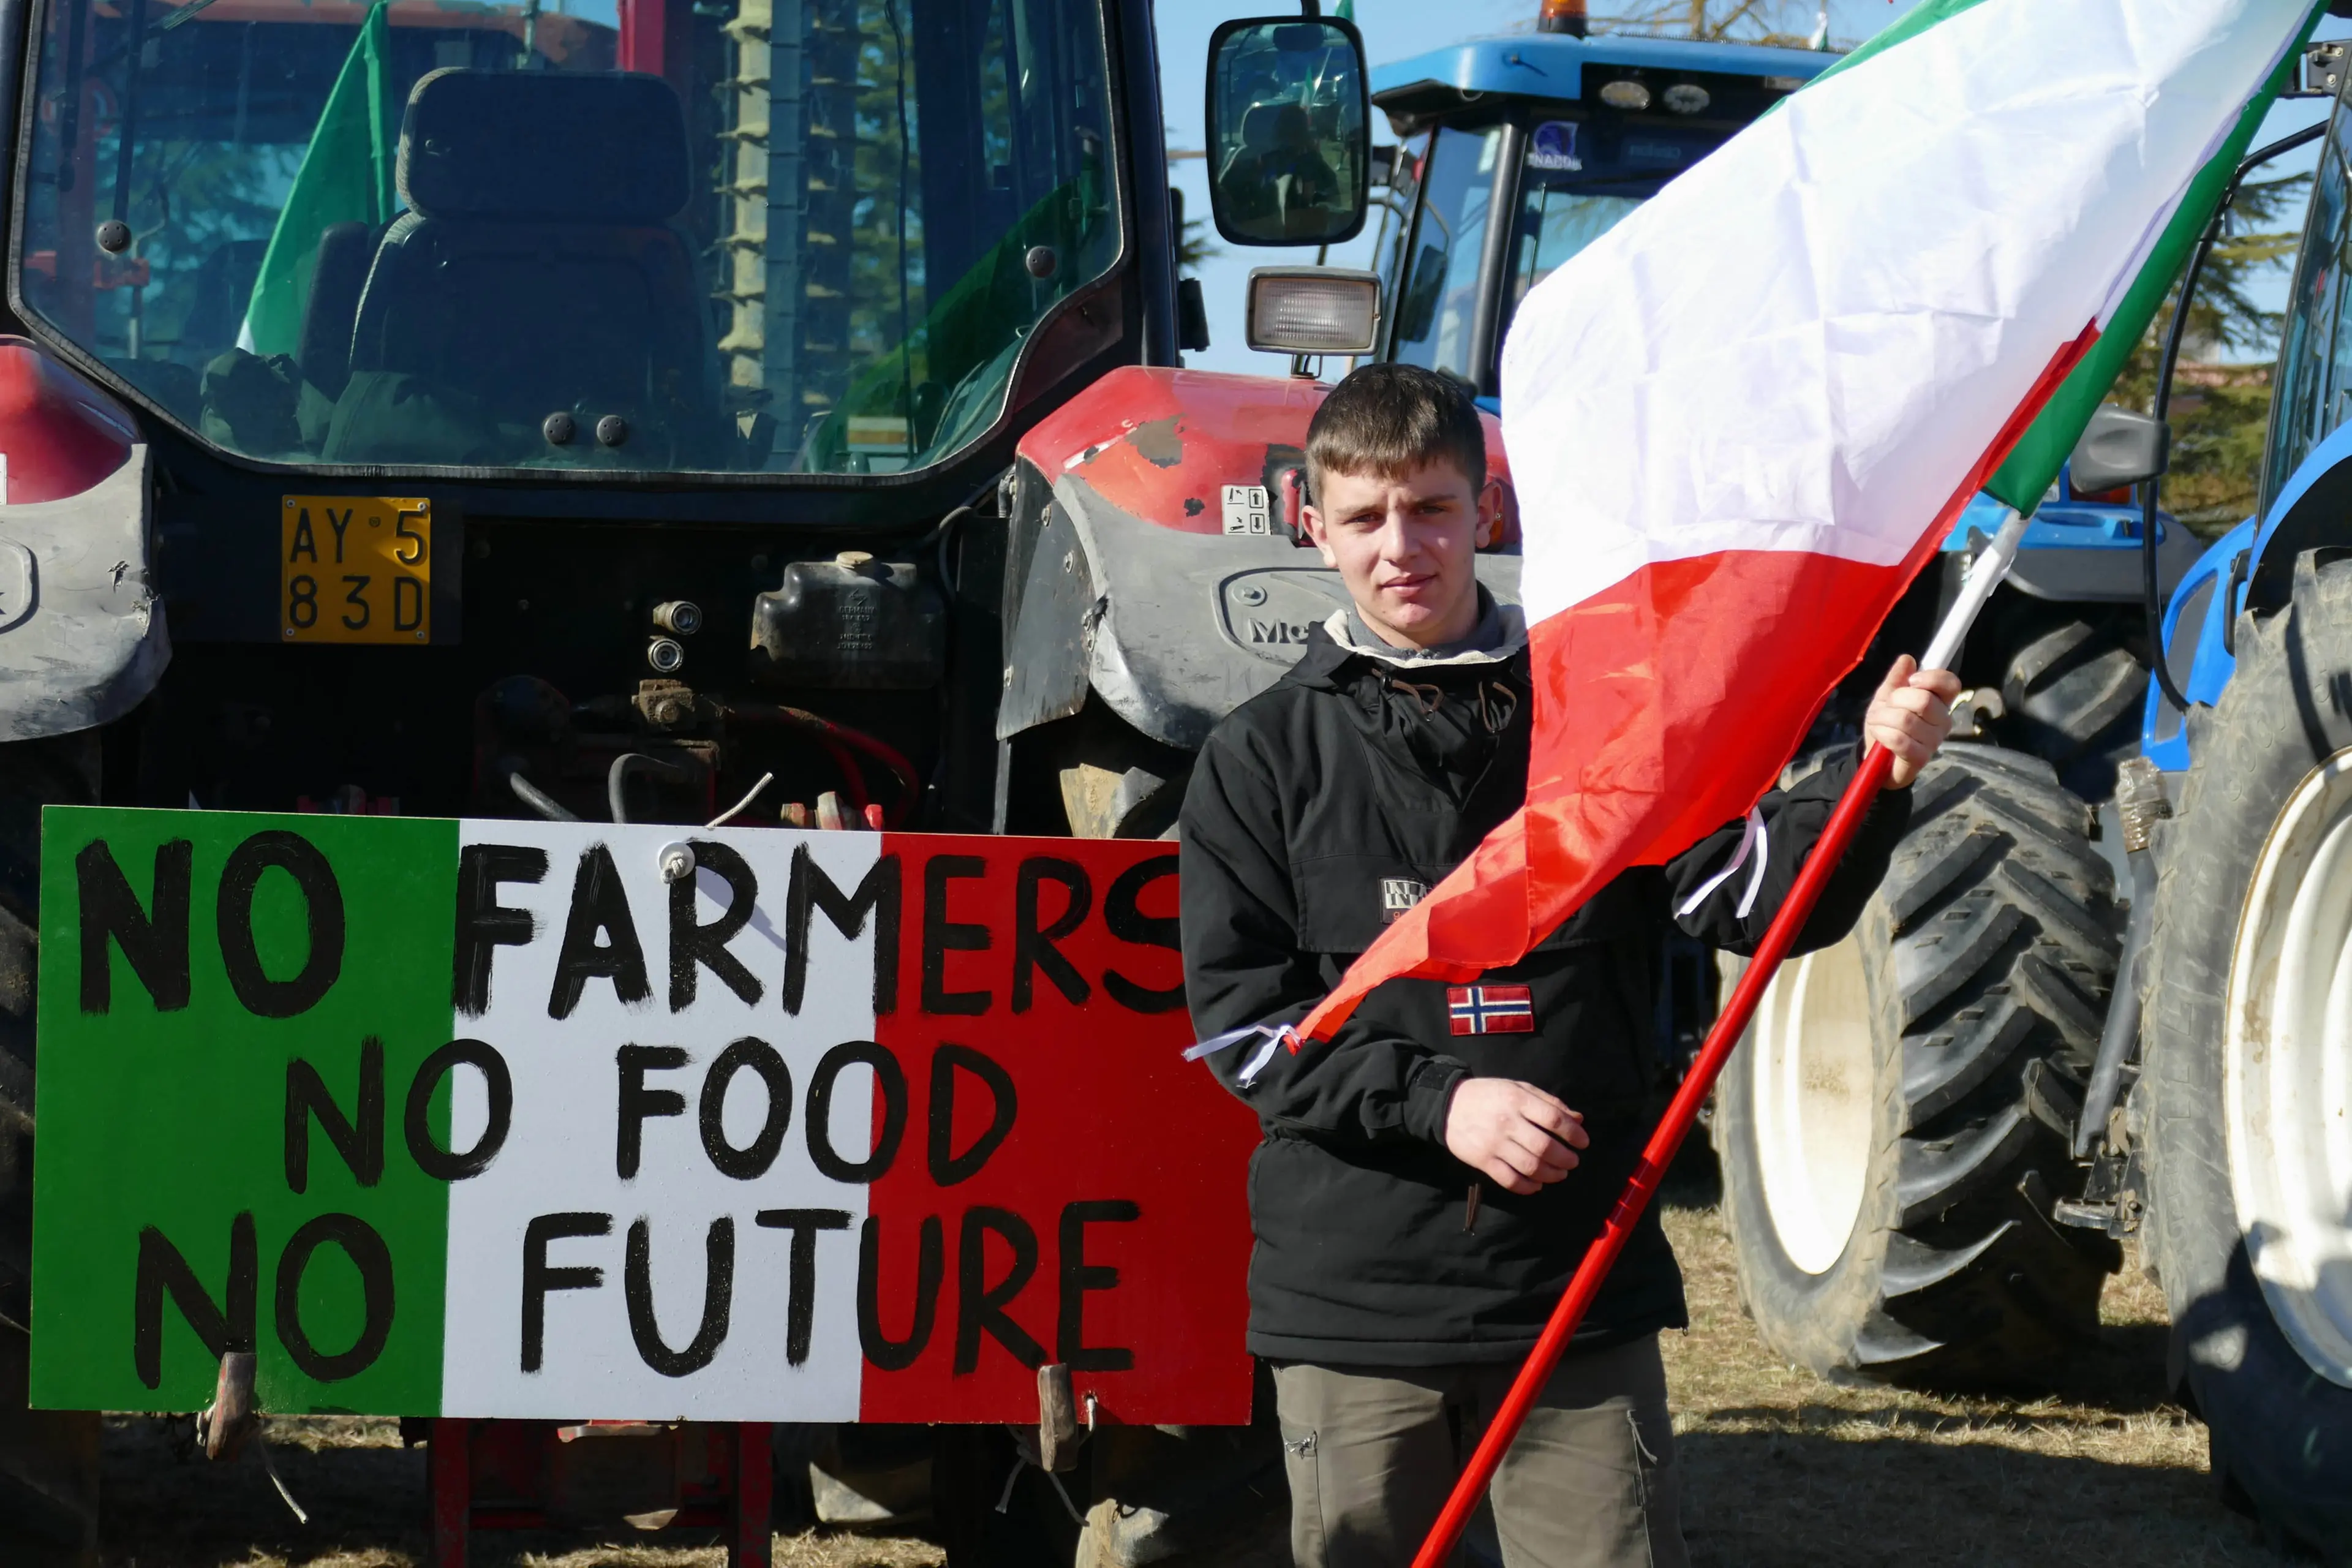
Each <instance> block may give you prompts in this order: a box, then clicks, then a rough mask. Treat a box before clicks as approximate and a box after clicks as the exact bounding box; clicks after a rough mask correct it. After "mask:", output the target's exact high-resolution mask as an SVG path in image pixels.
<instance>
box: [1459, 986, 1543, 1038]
mask: <svg viewBox="0 0 2352 1568" xmlns="http://www.w3.org/2000/svg"><path fill="white" fill-rule="evenodd" d="M1445 1008H1446V1012H1447V1013H1448V1015H1450V1016H1451V1018H1452V1020H1453V1026H1454V1033H1455V1034H1457V1035H1532V1034H1534V1033H1535V1030H1536V1005H1535V1000H1534V998H1533V997H1532V996H1531V995H1530V994H1528V988H1527V987H1526V986H1524V985H1449V986H1447V987H1446V988H1445Z"/></svg>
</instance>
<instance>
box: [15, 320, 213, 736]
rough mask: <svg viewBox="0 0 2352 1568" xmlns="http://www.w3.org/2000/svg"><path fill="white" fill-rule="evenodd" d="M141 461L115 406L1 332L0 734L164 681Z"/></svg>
mask: <svg viewBox="0 0 2352 1568" xmlns="http://www.w3.org/2000/svg"><path fill="white" fill-rule="evenodd" d="M149 461H150V459H149V457H148V449H147V447H146V445H145V444H144V443H143V442H142V441H141V440H140V439H139V431H138V426H136V425H135V424H133V423H132V422H131V416H130V415H129V414H128V413H127V412H125V411H124V410H123V409H122V408H121V405H117V404H116V403H114V402H113V400H112V399H110V398H108V397H107V396H106V395H103V394H102V393H100V392H99V391H97V390H96V389H95V388H93V387H91V386H90V385H89V384H88V383H86V382H84V381H82V380H81V378H80V377H79V376H77V375H75V374H73V373H72V372H71V371H68V370H67V369H66V368H65V367H64V366H62V365H60V364H58V363H57V362H56V361H55V360H53V359H50V358H49V357H48V356H47V354H44V353H41V352H40V350H38V349H37V348H36V347H35V346H34V345H33V344H32V343H31V342H28V341H26V339H23V338H6V337H0V741H26V740H34V739H37V738H38V737H41V736H44V735H59V734H65V733H67V732H68V731H75V730H86V729H89V728H90V727H91V726H93V725H98V724H104V723H106V722H108V721H111V720H114V719H117V718H120V717H121V715H122V714H124V713H126V712H128V711H129V710H131V708H132V707H134V706H135V705H137V703H138V702H139V701H140V700H142V699H143V698H144V697H145V696H146V695H147V694H148V693H149V692H150V691H152V690H153V689H154V688H155V683H156V681H157V680H159V679H162V677H163V667H164V666H165V665H166V664H168V663H169V662H170V661H171V657H172V649H171V639H170V637H168V635H167V634H166V632H165V629H164V625H163V603H162V601H161V600H159V599H157V598H156V596H155V595H154V592H153V590H152V587H151V586H150V583H149V570H148V566H149V562H148V540H149V538H150V529H149V526H148V524H149V506H150V502H151V496H152V486H151V484H150V483H149V472H148V469H149Z"/></svg>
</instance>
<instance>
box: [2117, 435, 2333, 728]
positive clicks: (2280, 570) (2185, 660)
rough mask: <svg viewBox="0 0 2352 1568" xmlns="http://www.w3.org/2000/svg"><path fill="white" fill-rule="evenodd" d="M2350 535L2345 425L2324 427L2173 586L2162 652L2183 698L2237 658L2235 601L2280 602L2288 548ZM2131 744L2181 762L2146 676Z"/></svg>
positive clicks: (2210, 693)
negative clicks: (2258, 506)
mask: <svg viewBox="0 0 2352 1568" xmlns="http://www.w3.org/2000/svg"><path fill="white" fill-rule="evenodd" d="M2347 544H2352V425H2343V426H2337V427H2336V429H2335V430H2333V431H2331V432H2329V433H2328V435H2327V436H2326V437H2325V438H2323V439H2322V440H2321V441H2320V442H2319V444H2318V445H2317V446H2315V447H2313V448H2312V449H2311V450H2310V452H2308V453H2307V454H2305V457H2304V459H2303V461H2302V462H2301V463H2300V464H2298V465H2296V467H2295V470H2294V473H2292V474H2290V475H2288V476H2287V480H2286V483H2285V484H2284V485H2282V486H2281V487H2279V491H2278V494H2277V495H2276V496H2274V497H2273V498H2272V500H2271V504H2270V507H2269V509H2268V510H2267V511H2265V512H2264V513H2263V515H2262V516H2260V517H2258V518H2249V519H2247V520H2246V521H2243V522H2242V523H2240V524H2239V525H2238V526H2237V527H2235V528H2233V529H2231V531H2229V532H2228V533H2225V534H2223V535H2222V536H2221V538H2220V539H2219V540H2217V541H2215V542H2214V543H2213V544H2212V545H2211V546H2210V548H2208V549H2207V550H2206V552H2204V554H2202V555H2200V556H2199V557H2198V559H2197V563H2196V564H2195V565H2194V566H2192V567H2190V568H2189V571H2188V573H2187V574H2185V575H2183V576H2182V578H2181V579H2180V584H2179V587H2177V588H2175V589H2174V590H2173V593H2172V596H2171V599H2170V601H2169V602H2168V605H2166V608H2165V615H2164V644H2165V647H2164V658H2165V662H2166V665H2167V667H2168V668H2169V669H2170V670H2171V671H2172V678H2173V679H2174V681H2175V682H2177V683H2178V684H2179V687H2180V689H2181V694H2182V695H2183V696H2185V697H2187V698H2188V699H2189V701H2190V702H2192V703H2205V704H2207V705H2209V706H2210V704H2212V703H2213V702H2215V701H2217V700H2220V698H2221V693H2222V691H2223V689H2226V688H2227V687H2228V686H2229V684H2230V678H2231V676H2232V675H2233V674H2235V673H2236V671H2237V666H2238V661H2237V658H2236V656H2235V652H2234V650H2233V649H2232V648H2231V646H2230V644H2231V623H2232V622H2234V621H2235V620H2236V619H2237V617H2238V616H2239V614H2240V613H2241V612H2242V611H2245V610H2262V611H2270V610H2277V609H2281V608H2283V607H2284V605H2286V602H2287V598H2288V596H2289V595H2290V593H2291V591H2292V586H2293V584H2294V558H2295V557H2296V556H2297V555H2300V554H2301V553H2302V552H2305V551H2306V550H2313V549H2317V548H2320V547H2323V546H2328V547H2336V548H2341V547H2343V546H2345V545H2347ZM2140 749H2141V751H2142V752H2144V753H2145V754H2146V755H2147V758H2148V760H2149V761H2151V762H2153V763H2156V764H2157V766H2158V767H2160V768H2163V769H2164V770H2166V771H2167V772H2168V773H2177V772H2179V771H2180V770H2182V769H2185V768H2187V767H2188V766H2189V735H2188V727H2187V722H2186V720H2185V718H2184V716H2183V715H2181V714H2180V713H2179V712H2176V711H2175V710H2173V707H2172V705H2171V703H2169V702H2168V701H2167V700H2165V697H2164V693H2163V692H2162V691H2161V690H2160V689H2158V687H2157V685H2156V683H2155V682H2153V681H2151V682H2149V684H2148V692H2147V708H2146V709H2145V710H2143V714H2142V721H2141V726H2140Z"/></svg>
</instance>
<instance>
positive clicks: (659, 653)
mask: <svg viewBox="0 0 2352 1568" xmlns="http://www.w3.org/2000/svg"><path fill="white" fill-rule="evenodd" d="M646 668H648V669H651V670H652V671H653V672H654V673H655V674H656V675H676V674H677V672H678V671H679V670H681V669H683V668H686V647H685V645H684V644H682V643H680V642H679V641H677V639H676V638H675V637H656V638H654V639H653V640H652V641H650V642H648V643H646Z"/></svg>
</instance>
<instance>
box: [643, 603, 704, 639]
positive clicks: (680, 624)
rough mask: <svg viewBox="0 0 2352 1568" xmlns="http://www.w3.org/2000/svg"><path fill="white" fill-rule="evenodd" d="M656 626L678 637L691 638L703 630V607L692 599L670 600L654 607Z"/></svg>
mask: <svg viewBox="0 0 2352 1568" xmlns="http://www.w3.org/2000/svg"><path fill="white" fill-rule="evenodd" d="M654 625H656V626H659V627H660V628H661V629H662V630H664V631H666V632H669V633H671V634H673V635H674V636H677V637H692V636H693V635H694V634H695V633H697V632H698V631H700V630H701V629H702V606H701V605H698V604H696V603H695V602H694V601H693V600H691V599H668V600H665V601H664V602H663V603H661V604H658V605H655V606H654Z"/></svg>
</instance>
